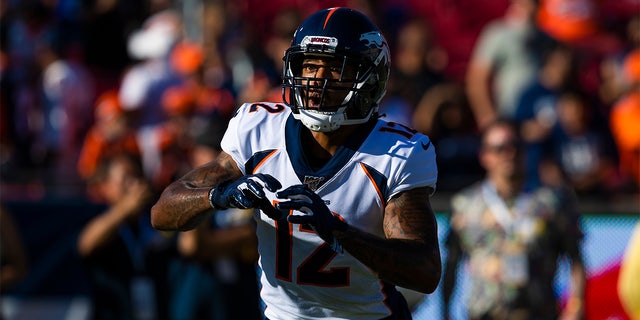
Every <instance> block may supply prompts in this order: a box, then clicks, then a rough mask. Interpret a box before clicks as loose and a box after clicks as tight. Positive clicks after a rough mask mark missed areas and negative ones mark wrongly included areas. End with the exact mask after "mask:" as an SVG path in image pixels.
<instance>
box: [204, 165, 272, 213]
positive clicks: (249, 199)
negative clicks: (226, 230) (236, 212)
mask: <svg viewBox="0 0 640 320" xmlns="http://www.w3.org/2000/svg"><path fill="white" fill-rule="evenodd" d="M264 188H267V190H269V191H271V192H275V191H277V190H278V189H280V188H282V184H280V181H278V180H277V179H276V178H274V177H272V176H271V175H268V174H262V173H258V174H254V175H246V176H243V177H241V178H240V179H238V180H235V181H225V182H222V183H220V184H218V185H217V186H215V187H213V188H211V190H210V191H209V204H211V207H212V208H214V209H227V208H239V209H249V208H261V209H262V208H263V207H266V205H268V206H269V207H271V209H274V208H273V206H272V205H271V203H270V202H269V200H268V199H267V198H266V195H265V193H264ZM263 211H265V213H266V214H267V215H269V216H270V217H271V215H270V213H271V214H275V213H278V214H279V215H278V216H277V217H271V218H272V219H279V218H280V215H281V213H279V212H277V211H276V210H274V211H271V210H268V208H267V210H263Z"/></svg>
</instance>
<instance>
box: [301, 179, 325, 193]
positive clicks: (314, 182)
mask: <svg viewBox="0 0 640 320" xmlns="http://www.w3.org/2000/svg"><path fill="white" fill-rule="evenodd" d="M323 181H324V177H312V176H304V181H303V183H304V184H306V185H307V186H308V187H309V189H311V191H314V192H315V191H316V190H318V188H319V187H320V185H321V184H322V182H323Z"/></svg>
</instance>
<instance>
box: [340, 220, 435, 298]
mask: <svg viewBox="0 0 640 320" xmlns="http://www.w3.org/2000/svg"><path fill="white" fill-rule="evenodd" d="M336 233H337V232H336ZM336 238H337V239H338V241H339V242H340V244H341V245H342V246H343V248H344V250H345V251H347V252H348V253H349V254H351V255H352V256H354V257H356V258H357V259H358V260H360V262H362V263H364V264H365V265H367V266H368V267H369V268H371V269H372V270H373V271H375V272H376V273H378V277H379V278H380V279H382V280H384V281H387V282H389V283H392V284H394V285H397V286H400V287H403V288H407V289H412V290H415V291H419V292H423V293H431V292H433V291H434V290H435V289H436V287H437V286H438V282H439V281H440V275H441V272H442V267H441V265H440V251H439V249H438V247H437V244H436V245H432V244H428V243H425V242H423V241H421V240H408V239H383V238H380V237H377V236H374V235H372V234H369V233H366V232H363V231H361V230H359V229H356V228H354V227H349V229H348V230H347V231H346V232H340V233H339V234H336Z"/></svg>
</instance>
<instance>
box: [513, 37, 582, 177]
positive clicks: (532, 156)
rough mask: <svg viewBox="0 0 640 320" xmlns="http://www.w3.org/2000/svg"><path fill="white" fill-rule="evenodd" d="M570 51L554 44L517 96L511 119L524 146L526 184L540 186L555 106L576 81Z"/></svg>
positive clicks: (571, 52) (565, 47) (554, 116)
mask: <svg viewBox="0 0 640 320" xmlns="http://www.w3.org/2000/svg"><path fill="white" fill-rule="evenodd" d="M575 71H576V67H575V57H574V53H573V50H572V49H571V48H569V47H567V46H564V45H557V46H555V47H553V48H552V49H550V50H549V51H548V52H546V53H545V55H544V58H543V62H542V66H541V68H540V70H539V71H537V72H536V77H535V78H534V79H532V81H530V82H529V83H528V84H527V85H525V87H523V90H522V93H521V94H520V95H519V96H518V97H517V100H516V109H515V113H514V114H513V119H514V120H515V121H517V123H518V124H519V126H520V130H521V132H520V134H521V135H522V139H523V141H524V143H525V150H524V151H525V157H526V184H527V186H528V187H537V186H539V185H540V174H539V171H540V168H539V164H540V162H541V161H542V159H543V157H544V146H545V143H547V142H548V140H549V137H550V135H551V132H552V130H553V128H554V126H556V123H557V120H558V115H557V110H556V105H557V101H558V97H559V96H560V94H561V93H562V92H563V91H564V90H567V89H568V87H569V86H570V85H572V84H573V83H572V82H574V81H575V79H576V77H575Z"/></svg>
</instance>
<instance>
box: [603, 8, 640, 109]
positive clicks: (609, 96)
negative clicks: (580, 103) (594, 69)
mask: <svg viewBox="0 0 640 320" xmlns="http://www.w3.org/2000/svg"><path fill="white" fill-rule="evenodd" d="M639 6H640V4H639ZM636 12H637V14H636V15H633V16H631V17H630V18H629V19H627V20H626V23H625V28H624V34H623V36H622V39H621V40H622V42H623V45H622V46H621V48H620V49H619V50H618V51H616V52H614V53H612V54H610V55H608V56H606V57H604V58H603V60H602V62H601V65H600V87H599V88H598V90H599V96H600V100H601V101H602V102H603V103H604V105H605V106H606V107H607V111H610V110H609V108H610V107H611V106H612V105H613V103H614V102H615V101H616V100H617V99H618V98H620V96H621V95H623V94H625V93H626V92H627V90H628V88H629V78H628V77H627V76H626V75H625V71H624V63H625V59H626V58H627V56H628V55H629V54H630V53H631V52H633V51H634V50H637V49H640V11H636Z"/></svg>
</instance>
